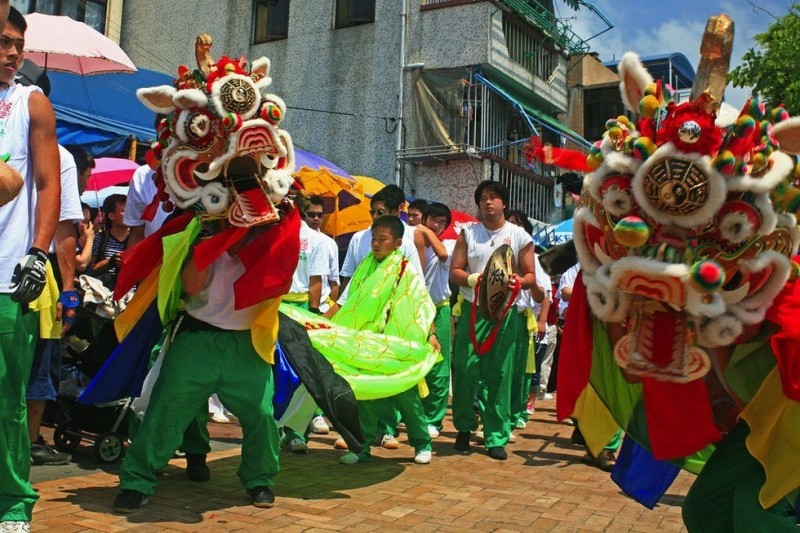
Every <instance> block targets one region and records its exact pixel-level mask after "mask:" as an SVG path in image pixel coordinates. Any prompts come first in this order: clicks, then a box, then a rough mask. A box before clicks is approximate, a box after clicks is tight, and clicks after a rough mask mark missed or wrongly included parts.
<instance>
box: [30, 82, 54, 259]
mask: <svg viewBox="0 0 800 533" xmlns="http://www.w3.org/2000/svg"><path fill="white" fill-rule="evenodd" d="M28 106H29V109H30V115H31V124H30V134H29V139H30V147H31V160H32V161H33V176H34V179H35V180H36V191H37V193H38V200H37V202H36V224H35V226H34V227H35V228H36V229H35V233H34V236H33V247H34V248H38V249H40V250H48V249H50V243H51V242H52V241H53V235H55V232H56V225H58V216H59V213H60V212H61V170H60V166H61V165H60V161H61V158H60V157H59V155H58V143H57V141H56V115H55V113H54V112H53V106H52V105H50V100H48V99H47V97H46V96H45V95H43V94H41V93H31V95H30V97H29V100H28Z"/></svg>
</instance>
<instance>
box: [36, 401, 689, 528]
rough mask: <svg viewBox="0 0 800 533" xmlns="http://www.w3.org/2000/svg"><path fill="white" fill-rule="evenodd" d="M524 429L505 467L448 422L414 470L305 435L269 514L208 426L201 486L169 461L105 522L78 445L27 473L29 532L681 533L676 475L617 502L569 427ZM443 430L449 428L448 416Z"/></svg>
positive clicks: (89, 465) (90, 465)
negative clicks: (350, 457) (657, 500)
mask: <svg viewBox="0 0 800 533" xmlns="http://www.w3.org/2000/svg"><path fill="white" fill-rule="evenodd" d="M539 404H540V405H539V409H537V413H536V415H535V417H534V421H533V422H532V423H529V424H528V428H527V429H525V430H521V431H520V430H518V431H517V433H518V435H519V438H518V440H517V443H516V444H510V445H509V448H508V450H509V459H508V461H505V462H497V461H493V460H491V459H489V458H488V457H487V456H486V455H485V453H483V450H482V449H480V448H474V451H473V453H471V454H470V455H466V456H464V455H459V454H456V453H454V451H453V450H452V442H453V439H454V437H455V432H454V430H453V428H452V426H451V425H447V426H446V427H445V431H444V432H443V433H442V436H441V437H440V438H439V439H437V440H436V441H435V442H434V458H433V462H432V463H431V464H430V465H416V464H414V461H413V451H412V449H411V448H410V447H409V446H408V444H407V442H406V441H405V435H402V436H401V439H400V440H401V443H402V446H401V447H400V449H399V450H396V451H388V450H383V449H378V450H376V452H375V456H376V457H375V458H374V459H373V460H372V462H370V463H367V464H361V465H353V466H345V465H341V464H339V462H338V457H339V455H340V454H341V452H338V451H336V450H334V449H333V447H332V444H333V441H334V440H335V435H333V434H331V435H330V436H314V437H312V442H311V452H310V453H309V454H303V455H298V454H292V453H290V452H283V453H282V455H281V467H282V471H281V474H280V476H279V477H278V479H277V486H276V487H275V494H276V497H277V500H276V506H275V507H274V508H273V509H257V508H255V507H252V506H251V505H249V504H248V502H247V500H246V499H245V494H244V491H243V489H242V488H241V486H240V484H239V480H238V478H237V477H236V468H237V466H238V463H239V443H240V437H241V430H240V428H239V427H238V426H237V425H236V424H231V425H220V424H210V427H211V430H212V437H213V438H214V443H213V444H214V449H215V451H214V452H212V454H211V456H210V457H209V460H210V467H211V473H212V474H211V481H210V482H208V483H191V482H189V481H186V480H185V478H184V476H183V463H184V462H183V461H181V460H173V461H172V463H171V464H170V466H168V468H167V469H166V471H165V473H164V475H163V477H162V480H161V485H160V486H159V488H158V491H157V493H156V494H155V495H154V496H153V497H151V499H150V503H149V504H148V505H146V506H145V507H143V508H142V509H141V510H140V511H138V512H137V513H135V514H133V515H129V516H122V515H115V514H111V504H112V501H113V499H114V496H115V495H116V494H117V488H116V486H117V477H116V473H117V470H118V467H117V465H112V466H101V465H99V464H97V462H96V461H95V460H94V459H93V457H92V452H91V449H90V448H89V447H84V446H82V447H81V449H79V450H78V452H77V453H76V458H77V459H78V465H75V464H73V465H71V466H69V467H64V469H62V470H48V469H52V468H60V467H34V471H33V474H32V479H33V480H34V482H35V487H36V489H38V490H39V493H40V494H41V500H40V501H39V503H38V504H37V505H36V508H35V511H34V521H33V531H47V530H52V531H58V532H63V533H70V532H73V531H107V532H115V531H126V530H133V529H135V530H136V531H138V532H142V533H145V532H148V531H255V530H270V529H275V528H280V530H281V532H282V533H290V532H294V531H322V530H346V531H378V530H380V531H381V532H391V531H453V532H462V531H465V530H474V531H614V532H623V531H681V530H683V527H682V525H681V520H680V503H681V501H682V499H683V495H685V493H686V490H687V489H688V486H689V484H690V483H691V481H692V479H691V476H690V475H688V474H681V475H680V476H679V477H678V479H677V480H676V482H675V484H674V485H673V487H672V488H671V489H670V491H669V493H668V494H667V495H666V496H665V497H664V498H663V500H662V503H661V504H660V505H658V506H657V507H656V509H655V510H653V511H650V510H647V509H646V508H644V507H642V506H640V505H639V504H637V503H635V502H633V501H632V500H630V499H628V498H627V497H626V496H624V495H622V494H621V493H620V491H619V489H618V488H617V486H616V485H615V484H614V483H613V482H612V481H611V480H610V478H609V476H608V474H606V473H604V472H601V471H600V470H598V469H596V468H593V467H591V466H588V465H584V464H582V463H581V462H580V458H581V456H582V455H583V450H582V449H581V448H578V447H576V446H573V445H572V444H571V443H570V439H569V437H570V434H571V432H572V428H571V427H569V426H567V425H565V424H562V423H558V422H557V421H556V420H555V418H554V412H555V402H539ZM448 422H449V419H448Z"/></svg>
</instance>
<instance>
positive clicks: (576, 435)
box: [569, 426, 586, 446]
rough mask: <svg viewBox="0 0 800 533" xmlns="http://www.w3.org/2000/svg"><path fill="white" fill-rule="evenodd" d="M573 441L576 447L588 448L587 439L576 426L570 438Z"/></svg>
mask: <svg viewBox="0 0 800 533" xmlns="http://www.w3.org/2000/svg"><path fill="white" fill-rule="evenodd" d="M569 440H570V441H572V444H574V445H576V446H586V439H584V438H583V433H581V430H580V428H578V426H575V429H573V430H572V436H571V437H570V438H569Z"/></svg>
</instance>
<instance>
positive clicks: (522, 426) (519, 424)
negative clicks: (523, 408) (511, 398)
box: [514, 419, 528, 429]
mask: <svg viewBox="0 0 800 533" xmlns="http://www.w3.org/2000/svg"><path fill="white" fill-rule="evenodd" d="M514 427H515V428H516V429H525V428H526V427H528V423H527V422H525V421H524V420H522V419H520V420H517V423H516V425H515V426H514Z"/></svg>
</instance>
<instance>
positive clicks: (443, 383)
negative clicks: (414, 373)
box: [422, 305, 450, 430]
mask: <svg viewBox="0 0 800 533" xmlns="http://www.w3.org/2000/svg"><path fill="white" fill-rule="evenodd" d="M433 324H434V328H435V330H436V339H437V340H438V341H439V344H441V346H442V360H441V361H439V362H438V363H436V364H435V365H433V368H431V371H430V372H428V375H427V376H425V382H426V383H427V384H428V390H429V391H430V393H429V394H428V396H426V397H425V398H423V399H422V408H423V409H424V412H425V422H426V424H427V425H429V426H434V427H435V428H436V429H439V430H441V429H442V421H443V420H444V415H445V414H446V413H447V401H448V399H449V397H450V306H449V305H443V306H441V307H437V308H436V317H435V318H434V319H433Z"/></svg>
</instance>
